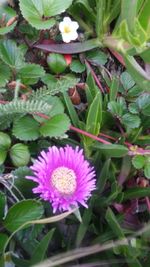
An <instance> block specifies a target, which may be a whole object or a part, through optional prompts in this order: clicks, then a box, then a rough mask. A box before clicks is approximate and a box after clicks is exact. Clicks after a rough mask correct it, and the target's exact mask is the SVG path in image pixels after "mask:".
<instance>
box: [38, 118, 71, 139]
mask: <svg viewBox="0 0 150 267" xmlns="http://www.w3.org/2000/svg"><path fill="white" fill-rule="evenodd" d="M69 126H70V121H69V118H68V117H67V115H66V114H58V115H55V116H54V117H52V118H51V119H50V120H48V121H46V122H45V123H44V124H43V125H42V126H41V128H40V133H41V134H42V135H43V136H44V137H46V136H49V137H59V136H62V135H63V134H64V133H65V132H66V131H67V130H68V129H69Z"/></svg>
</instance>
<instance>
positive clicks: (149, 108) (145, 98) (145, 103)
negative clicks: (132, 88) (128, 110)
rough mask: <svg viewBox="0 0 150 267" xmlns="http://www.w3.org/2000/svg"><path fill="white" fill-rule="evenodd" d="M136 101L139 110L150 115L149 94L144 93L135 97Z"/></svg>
mask: <svg viewBox="0 0 150 267" xmlns="http://www.w3.org/2000/svg"><path fill="white" fill-rule="evenodd" d="M136 103H137V105H138V107H139V109H140V111H141V112H142V113H143V114H144V115H146V116H150V94H148V93H144V94H142V95H140V96H139V97H138V98H137V100H136Z"/></svg>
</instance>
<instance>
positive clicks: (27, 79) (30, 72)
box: [18, 64, 45, 85]
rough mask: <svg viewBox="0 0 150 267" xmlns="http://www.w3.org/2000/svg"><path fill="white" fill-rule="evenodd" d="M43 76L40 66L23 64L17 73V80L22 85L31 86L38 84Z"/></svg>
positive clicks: (43, 72)
mask: <svg viewBox="0 0 150 267" xmlns="http://www.w3.org/2000/svg"><path fill="white" fill-rule="evenodd" d="M44 74H45V71H44V69H43V67H42V66H40V65H37V64H25V65H24V66H23V67H22V68H20V69H19V71H18V78H19V79H20V80H21V82H22V83H23V84H27V85H31V84H35V83H37V82H38V80H39V79H40V78H42V77H43V76H44Z"/></svg>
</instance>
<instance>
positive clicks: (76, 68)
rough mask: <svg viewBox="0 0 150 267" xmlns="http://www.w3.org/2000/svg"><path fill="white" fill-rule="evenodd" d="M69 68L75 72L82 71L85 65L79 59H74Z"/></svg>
mask: <svg viewBox="0 0 150 267" xmlns="http://www.w3.org/2000/svg"><path fill="white" fill-rule="evenodd" d="M70 69H71V71H73V72H75V73H82V72H83V71H85V65H83V64H82V63H81V62H80V61H79V60H77V59H74V60H73V61H72V63H71V65H70Z"/></svg>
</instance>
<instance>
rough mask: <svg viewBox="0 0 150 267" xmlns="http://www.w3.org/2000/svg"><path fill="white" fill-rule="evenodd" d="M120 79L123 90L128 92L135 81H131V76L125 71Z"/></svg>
mask: <svg viewBox="0 0 150 267" xmlns="http://www.w3.org/2000/svg"><path fill="white" fill-rule="evenodd" d="M120 78H121V83H122V85H123V87H124V89H125V90H128V89H130V88H132V87H133V86H134V85H135V81H134V80H133V79H132V77H131V75H130V74H129V73H128V72H127V71H125V72H123V73H122V74H121V76H120Z"/></svg>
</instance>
